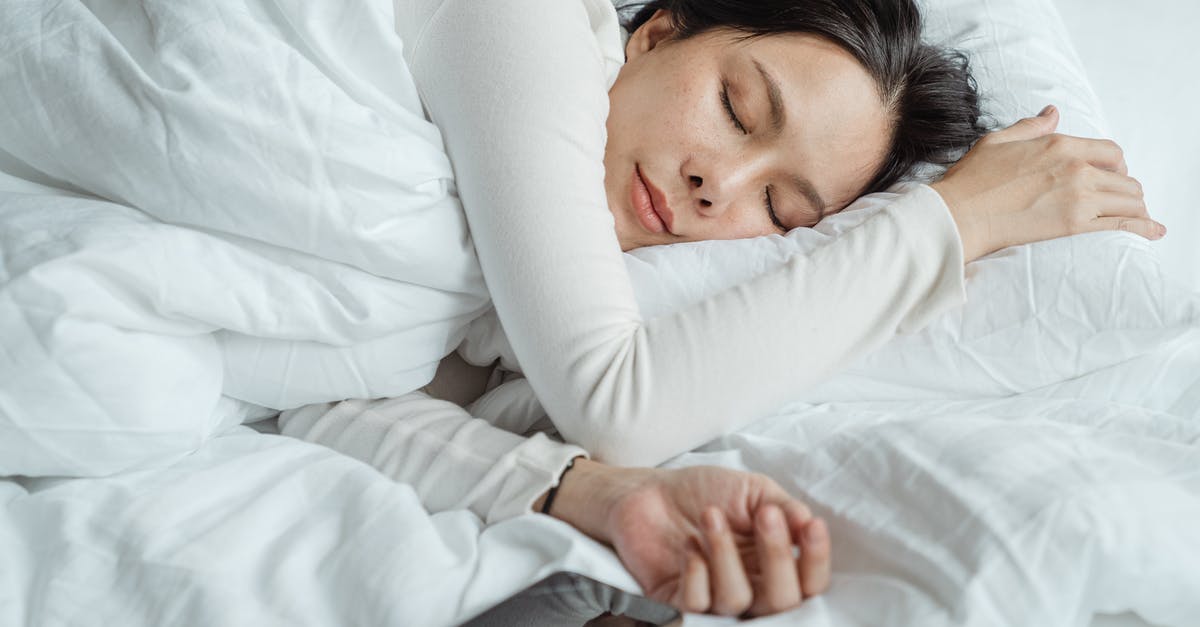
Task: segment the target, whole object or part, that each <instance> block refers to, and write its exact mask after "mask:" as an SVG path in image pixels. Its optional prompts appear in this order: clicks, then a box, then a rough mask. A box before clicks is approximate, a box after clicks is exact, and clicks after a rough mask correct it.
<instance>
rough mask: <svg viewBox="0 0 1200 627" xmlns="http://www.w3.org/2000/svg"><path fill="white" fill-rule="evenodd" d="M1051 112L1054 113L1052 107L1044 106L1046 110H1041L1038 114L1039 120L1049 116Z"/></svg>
mask: <svg viewBox="0 0 1200 627" xmlns="http://www.w3.org/2000/svg"><path fill="white" fill-rule="evenodd" d="M1053 112H1054V105H1046V108H1045V109H1042V112H1041V113H1039V114H1038V117H1039V118H1042V117H1046V116H1047V115H1050V114H1051V113H1053Z"/></svg>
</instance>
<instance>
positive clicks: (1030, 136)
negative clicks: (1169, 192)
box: [931, 106, 1166, 261]
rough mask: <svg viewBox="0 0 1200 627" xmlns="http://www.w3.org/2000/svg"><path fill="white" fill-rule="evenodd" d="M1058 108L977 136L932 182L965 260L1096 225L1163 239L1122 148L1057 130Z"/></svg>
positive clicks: (1163, 229) (1097, 228)
mask: <svg viewBox="0 0 1200 627" xmlns="http://www.w3.org/2000/svg"><path fill="white" fill-rule="evenodd" d="M1058 121H1059V117H1058V110H1057V109H1056V108H1055V107H1052V106H1051V107H1046V109H1044V110H1043V111H1042V113H1040V114H1039V115H1038V116H1037V117H1032V118H1026V119H1024V120H1021V121H1020V122H1017V123H1016V124H1014V125H1012V126H1010V127H1008V128H1006V129H1004V130H1002V131H997V132H995V133H992V134H990V135H988V136H986V137H984V138H983V139H981V140H979V142H978V143H976V144H975V146H974V147H973V148H971V150H970V152H968V153H967V154H966V156H964V157H963V158H962V159H961V160H960V161H959V162H958V163H956V164H955V165H954V167H952V168H950V170H949V171H947V172H946V175H945V176H944V177H943V178H942V180H941V181H938V182H937V183H934V184H932V185H931V187H933V189H935V190H936V191H937V192H938V193H939V194H941V195H942V198H943V199H944V200H945V201H946V205H947V206H948V207H949V208H950V213H951V215H952V216H953V217H954V221H955V223H956V224H957V225H958V231H959V235H960V237H961V238H962V243H963V252H964V254H965V256H966V261H973V260H975V259H978V258H980V257H983V256H984V255H987V254H989V253H992V252H995V251H997V250H1000V249H1001V248H1007V247H1009V246H1016V245H1020V244H1028V243H1030V242H1037V241H1041V240H1048V239H1054V238H1056V237H1065V236H1067V235H1075V234H1078V233H1088V232H1092V231H1129V232H1131V233H1137V234H1138V235H1141V236H1142V237H1145V238H1147V239H1152V240H1155V239H1160V238H1162V237H1163V236H1164V235H1166V227H1164V226H1163V225H1161V224H1159V223H1158V222H1155V221H1154V220H1152V219H1151V218H1150V215H1149V214H1148V213H1147V211H1146V203H1145V200H1144V198H1143V196H1142V186H1141V184H1140V183H1138V182H1137V181H1136V180H1134V179H1133V178H1130V177H1129V176H1128V170H1127V168H1126V167H1125V157H1124V154H1123V153H1122V151H1121V148H1120V146H1118V145H1117V144H1115V143H1114V142H1112V141H1109V140H1101V139H1081V138H1078V137H1069V136H1067V135H1059V134H1055V133H1054V131H1055V129H1056V128H1058Z"/></svg>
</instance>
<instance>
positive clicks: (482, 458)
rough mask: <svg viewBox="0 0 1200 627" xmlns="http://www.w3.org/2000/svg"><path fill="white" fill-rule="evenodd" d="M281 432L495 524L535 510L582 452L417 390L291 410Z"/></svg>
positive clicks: (432, 502) (436, 503)
mask: <svg viewBox="0 0 1200 627" xmlns="http://www.w3.org/2000/svg"><path fill="white" fill-rule="evenodd" d="M280 431H281V432H282V433H283V434H284V435H289V436H293V437H297V438H301V439H304V440H308V441H310V442H315V443H317V444H321V445H324V446H328V447H330V448H333V449H335V450H337V451H339V452H341V453H344V454H346V455H349V456H351V457H354V458H356V459H359V460H361V461H363V462H366V463H367V464H370V465H371V466H373V467H375V468H376V469H377V470H379V471H380V472H382V473H384V474H385V475H387V476H389V477H391V478H392V479H394V480H396V481H397V482H401V483H405V484H409V485H411V486H412V487H413V488H414V489H415V490H416V492H417V494H418V496H419V497H420V499H421V502H422V504H423V505H424V506H425V507H426V509H428V510H430V511H433V512H437V511H443V510H449V509H462V508H469V509H471V510H472V511H474V512H475V513H476V514H478V515H479V516H480V518H483V519H484V520H486V521H487V522H489V523H493V522H497V521H500V520H504V519H507V518H511V517H514V516H519V515H521V514H525V513H528V512H530V511H533V509H532V506H533V502H534V501H535V500H537V499H538V497H539V495H541V494H543V493H544V492H545V491H546V490H547V489H548V488H549V487H550V486H552V485H554V484H555V483H556V482H557V481H558V478H559V476H560V475H561V474H562V471H563V469H565V468H566V466H567V464H568V463H569V462H570V460H572V459H574V458H576V457H579V456H584V455H586V452H585V451H583V450H582V449H580V448H578V447H576V446H571V445H567V444H562V443H559V442H555V441H552V440H550V439H549V438H547V437H545V436H544V435H541V434H538V435H536V436H534V437H532V438H526V437H522V436H518V435H515V434H512V433H509V432H507V431H504V430H502V429H498V428H496V427H494V426H492V425H490V424H488V423H487V422H485V421H482V420H478V419H475V418H472V417H471V416H470V415H469V414H467V413H466V411H464V410H463V409H462V408H461V407H458V406H457V405H454V404H452V403H448V402H446V401H440V400H437V399H433V398H430V397H428V396H426V395H425V394H421V393H413V394H408V395H406V396H403V397H400V398H394V399H382V400H371V401H368V400H349V401H343V402H341V403H325V404H320V405H309V406H306V407H302V408H300V409H296V410H290V411H287V412H284V413H283V415H281V416H280Z"/></svg>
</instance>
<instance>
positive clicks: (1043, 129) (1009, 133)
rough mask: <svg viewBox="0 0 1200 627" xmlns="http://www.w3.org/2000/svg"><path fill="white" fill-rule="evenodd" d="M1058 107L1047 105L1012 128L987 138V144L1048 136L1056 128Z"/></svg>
mask: <svg viewBox="0 0 1200 627" xmlns="http://www.w3.org/2000/svg"><path fill="white" fill-rule="evenodd" d="M1058 121H1059V116H1058V107H1055V106H1054V105H1049V106H1047V107H1046V108H1045V109H1042V111H1041V113H1039V114H1037V115H1036V116H1034V117H1031V118H1025V119H1023V120H1021V121H1019V122H1017V123H1016V124H1013V125H1012V126H1010V127H1008V128H1006V129H1004V130H1000V131H996V132H995V133H992V134H991V135H989V136H988V138H987V139H988V142H989V143H995V144H1003V143H1007V142H1019V141H1028V140H1031V139H1037V138H1039V137H1045V136H1047V135H1050V134H1051V133H1053V132H1054V131H1055V129H1057V128H1058Z"/></svg>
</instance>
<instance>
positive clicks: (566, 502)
mask: <svg viewBox="0 0 1200 627" xmlns="http://www.w3.org/2000/svg"><path fill="white" fill-rule="evenodd" d="M652 472H653V471H652V470H650V469H642V468H617V467H614V466H608V465H605V464H602V463H600V462H596V461H592V460H590V459H587V458H583V457H580V458H576V459H575V465H574V466H573V467H572V468H571V470H570V472H567V473H566V474H564V475H563V477H562V479H561V481H560V482H559V485H558V490H557V492H556V494H555V496H554V502H553V503H552V506H551V508H550V512H549V514H550V515H551V516H554V517H555V518H558V519H559V520H561V521H563V522H565V523H567V524H569V525H571V526H572V527H575V528H576V529H578V530H580V531H582V532H583V533H586V534H587V535H589V536H591V537H593V538H595V539H597V540H599V541H601V542H606V543H611V542H612V533H611V525H610V515H611V513H612V512H613V511H614V509H615V508H616V507H617V505H618V504H619V503H620V501H621V498H622V497H623V496H624V495H625V494H628V493H629V492H630V491H631V490H633V489H635V488H637V487H639V486H641V485H642V484H643V483H644V482H645V480H646V479H647V478H648V476H649V474H650V473H652ZM544 502H545V495H543V496H542V498H539V499H538V500H537V502H535V503H534V508H535V510H536V511H540V508H541V506H542V504H543V503H544Z"/></svg>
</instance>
